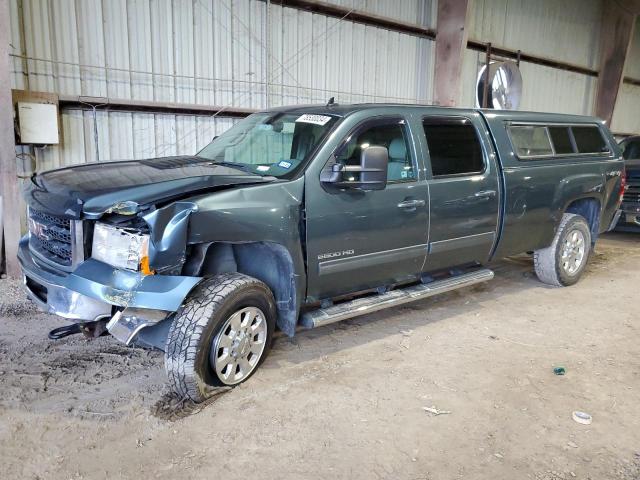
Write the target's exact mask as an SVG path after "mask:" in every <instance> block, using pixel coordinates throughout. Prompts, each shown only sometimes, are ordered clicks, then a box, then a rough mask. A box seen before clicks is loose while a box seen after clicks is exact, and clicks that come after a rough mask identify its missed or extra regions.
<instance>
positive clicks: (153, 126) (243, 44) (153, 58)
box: [10, 0, 640, 169]
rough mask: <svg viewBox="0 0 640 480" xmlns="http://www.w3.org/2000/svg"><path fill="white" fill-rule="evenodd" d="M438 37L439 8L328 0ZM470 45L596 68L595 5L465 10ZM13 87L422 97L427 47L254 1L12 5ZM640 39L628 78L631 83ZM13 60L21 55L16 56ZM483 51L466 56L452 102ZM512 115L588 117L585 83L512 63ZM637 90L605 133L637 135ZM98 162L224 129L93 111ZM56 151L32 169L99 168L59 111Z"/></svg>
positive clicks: (469, 82)
mask: <svg viewBox="0 0 640 480" xmlns="http://www.w3.org/2000/svg"><path fill="white" fill-rule="evenodd" d="M331 1H333V2H334V3H339V4H341V5H343V6H345V7H347V8H354V9H358V10H364V11H367V12H370V13H374V14H377V15H383V16H387V17H391V18H395V19H398V20H402V21H405V22H410V23H415V24H420V25H424V26H427V27H436V25H435V18H436V7H437V5H436V1H437V0H402V1H397V0H331ZM471 5H472V6H471V12H470V15H471V20H470V31H469V37H470V38H474V39H477V40H481V41H485V42H486V41H491V42H492V43H493V44H495V45H499V46H503V47H507V48H511V49H522V50H523V51H526V52H528V53H533V54H537V55H542V56H547V57H551V58H554V59H557V60H562V61H568V62H571V63H575V64H578V65H583V66H585V67H589V68H597V66H598V65H597V62H598V36H599V22H600V15H601V8H602V2H601V1H600V0H566V1H564V2H557V1H555V0H537V1H527V0H474V1H473V2H472V4H471ZM10 6H11V27H12V31H11V35H12V47H13V51H14V54H15V55H18V56H17V57H13V59H12V62H13V83H14V87H15V88H19V89H25V88H28V89H31V90H36V91H38V90H40V91H49V92H56V93H60V94H68V95H87V96H92V97H100V96H105V97H110V98H114V99H118V98H119V99H136V100H152V101H158V102H184V103H197V104H207V105H218V106H226V105H229V106H236V107H250V108H264V107H269V106H276V105H282V104H296V103H308V102H325V101H326V100H327V99H328V98H329V97H331V96H334V97H336V99H337V101H339V102H345V103H346V102H369V101H373V102H379V101H394V102H420V103H429V102H431V101H432V78H433V63H434V50H435V44H434V42H432V41H430V40H427V39H421V38H417V37H415V36H411V35H406V34H400V33H396V32H391V31H388V30H386V29H383V28H377V27H371V26H365V25H362V24H357V23H353V22H350V21H346V20H340V19H337V18H331V17H326V16H323V15H320V14H313V13H310V12H304V11H300V10H296V9H291V8H283V7H280V6H278V5H276V4H275V3H273V4H271V3H269V2H265V1H257V0H10ZM639 30H640V29H637V31H636V37H635V40H634V42H635V43H634V50H633V52H632V55H631V61H630V62H629V64H628V65H627V73H626V74H627V75H630V76H634V77H640V32H639ZM20 55H23V56H26V57H27V58H26V59H25V58H19V56H20ZM483 57H484V55H483V54H481V53H478V52H474V51H470V50H467V51H466V52H465V56H464V64H463V72H462V94H461V104H462V105H464V106H471V105H473V103H474V91H475V82H476V76H477V72H478V70H479V68H480V67H481V65H482V61H483ZM521 70H522V76H523V81H524V89H523V98H522V104H521V108H522V109H527V110H539V111H557V112H572V113H581V114H591V113H592V109H593V103H594V97H595V92H596V82H597V81H596V79H595V78H593V77H589V76H586V75H581V74H577V73H571V72H566V71H563V70H557V69H553V68H548V67H542V66H538V65H534V64H529V63H524V62H523V63H522V65H521ZM638 102H640V87H634V86H630V85H624V86H623V87H622V92H621V94H620V98H619V102H618V108H617V110H616V115H615V117H614V125H613V126H614V129H616V130H618V131H629V132H632V131H640V120H639V118H640V117H639V116H638V115H637V112H638V111H640V109H639V106H638ZM96 117H97V126H98V139H99V140H98V149H97V150H99V152H100V160H112V159H124V158H132V157H133V158H141V157H153V156H162V155H173V154H189V153H193V152H195V151H197V150H198V149H199V148H201V147H202V146H204V145H205V144H206V143H208V142H209V141H210V139H211V138H212V137H213V136H214V135H217V134H219V133H221V132H222V131H224V130H225V129H227V128H228V127H229V126H230V125H231V124H232V123H233V121H234V120H233V119H229V118H218V117H216V118H214V117H211V116H191V115H167V114H147V113H123V112H110V113H107V112H100V111H99V112H98V113H97V116H96ZM62 131H63V143H62V145H61V146H59V147H48V148H46V149H44V150H38V151H37V152H36V153H37V156H38V160H39V168H40V169H47V168H53V167H56V166H59V165H69V164H75V163H81V162H85V161H93V160H95V159H96V144H95V140H94V132H93V115H92V113H91V112H89V111H80V110H66V111H64V112H63V115H62Z"/></svg>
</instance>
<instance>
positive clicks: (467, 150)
mask: <svg viewBox="0 0 640 480" xmlns="http://www.w3.org/2000/svg"><path fill="white" fill-rule="evenodd" d="M484 130H485V127H484V125H483V122H482V119H481V118H480V117H479V115H478V114H476V113H470V114H468V115H466V114H449V115H446V114H434V115H425V116H423V117H422V132H421V133H422V135H421V136H422V140H423V148H424V156H425V163H426V166H427V167H426V168H427V172H428V174H429V179H428V182H429V191H430V197H431V212H430V215H431V217H430V225H431V228H430V235H429V249H428V255H427V261H426V265H425V271H433V270H438V269H441V268H445V267H451V266H454V265H462V264H466V263H470V262H481V263H482V262H486V261H487V260H488V259H489V257H490V255H491V252H492V249H493V247H494V244H495V242H496V237H497V231H498V222H499V212H500V181H499V172H498V169H497V166H496V161H495V155H494V153H493V148H492V146H491V144H490V142H489V140H488V138H487V136H486V135H485V134H484Z"/></svg>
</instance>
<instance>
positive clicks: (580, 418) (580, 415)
mask: <svg viewBox="0 0 640 480" xmlns="http://www.w3.org/2000/svg"><path fill="white" fill-rule="evenodd" d="M571 416H572V417H573V419H574V420H575V421H576V422H578V423H581V424H583V425H590V424H591V421H592V420H593V419H592V418H591V415H589V414H588V413H585V412H579V411H575V412H573V413H572V414H571Z"/></svg>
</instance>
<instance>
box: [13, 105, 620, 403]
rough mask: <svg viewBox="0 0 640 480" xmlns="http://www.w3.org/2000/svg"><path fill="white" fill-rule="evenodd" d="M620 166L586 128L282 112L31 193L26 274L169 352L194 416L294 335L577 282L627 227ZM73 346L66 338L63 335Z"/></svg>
mask: <svg viewBox="0 0 640 480" xmlns="http://www.w3.org/2000/svg"><path fill="white" fill-rule="evenodd" d="M623 178H624V165H623V161H622V158H621V153H620V150H619V147H618V146H617V145H616V143H615V141H614V139H613V137H612V135H611V133H610V132H609V130H608V129H607V128H606V127H605V126H604V125H603V124H602V123H601V122H600V121H599V120H597V119H595V118H591V117H582V116H571V115H559V114H540V113H523V112H504V111H502V112H501V111H482V110H473V109H450V108H439V107H422V106H409V105H380V104H373V105H335V104H331V105H327V106H308V107H289V108H278V109H272V110H269V111H264V112H261V113H256V114H253V115H251V116H249V117H247V118H246V119H244V120H242V121H239V122H238V123H236V124H235V125H234V126H233V127H232V128H231V129H229V130H228V131H227V132H225V133H224V134H223V135H221V136H220V137H218V138H216V139H214V140H213V141H212V142H211V144H209V145H208V146H207V147H205V148H204V149H203V150H202V151H200V152H199V153H198V154H197V155H195V156H188V157H171V158H158V159H151V160H137V161H125V162H111V163H98V164H85V165H79V166H74V167H66V168H61V169H58V170H53V171H49V172H44V173H40V174H37V175H35V176H34V177H33V178H32V180H31V182H30V185H29V187H28V189H27V191H26V192H25V195H26V200H27V203H28V208H29V213H28V214H29V234H28V235H27V236H25V237H24V238H23V239H22V241H21V245H20V250H19V260H20V262H21V265H22V269H23V272H24V283H25V286H26V289H27V291H28V294H29V296H30V297H31V298H32V299H33V301H35V302H36V303H37V304H38V305H39V306H40V307H41V308H42V309H43V310H45V311H48V312H52V313H55V314H57V315H60V316H61V317H65V318H67V319H71V320H73V321H74V322H75V323H74V324H73V325H72V326H71V327H63V329H65V328H66V329H67V330H63V332H62V333H65V332H66V333H69V332H71V331H84V332H90V333H93V334H94V335H98V334H101V333H104V332H105V331H108V332H109V333H110V334H111V335H113V336H114V337H115V338H117V339H118V340H120V341H122V342H124V343H126V344H136V345H144V346H150V347H155V348H158V349H161V350H163V351H164V352H165V366H166V372H167V376H168V379H169V384H170V386H171V388H173V389H174V390H175V391H176V392H177V393H178V394H180V395H182V396H184V397H189V398H191V399H192V400H194V401H202V400H204V399H205V398H207V396H208V394H209V392H210V391H211V387H215V386H224V385H236V384H238V383H240V382H242V381H244V380H246V379H247V378H249V377H250V376H251V374H252V373H254V372H255V370H256V368H257V367H258V366H259V365H260V363H261V362H262V361H263V360H264V359H265V357H266V355H267V353H268V351H269V348H270V344H271V340H272V337H273V334H274V330H275V328H276V327H278V328H279V329H280V330H282V331H283V332H284V333H285V334H286V335H290V336H291V335H294V334H295V333H296V330H297V329H298V328H301V327H305V328H313V327H318V326H322V325H326V324H328V323H331V322H335V321H339V320H344V319H347V318H351V317H354V316H356V315H362V314H366V313H369V312H373V311H376V310H380V309H382V308H387V307H393V306H396V305H399V304H403V303H406V302H410V301H415V300H419V299H423V298H426V297H429V296H431V295H435V294H438V293H441V292H446V291H450V290H453V289H457V288H461V287H466V286H469V285H473V284H476V283H478V282H484V281H486V280H489V279H491V278H492V277H493V272H492V271H491V270H489V269H488V268H487V267H486V265H487V264H488V263H489V262H490V261H491V260H493V259H497V258H501V257H505V256H508V255H514V254H519V253H522V252H534V253H533V257H534V264H535V271H536V273H537V275H538V277H539V278H540V280H541V281H543V282H545V283H548V284H551V285H555V286H566V285H572V284H574V283H575V282H576V281H577V280H578V278H579V277H580V276H581V274H582V273H583V271H584V269H585V265H586V263H587V260H588V258H589V254H590V252H591V250H592V248H593V246H594V244H595V242H596V240H597V238H598V235H599V234H600V233H602V232H604V231H606V230H607V229H609V228H610V226H611V225H612V223H614V222H615V220H616V215H618V214H619V213H618V212H619V210H618V209H619V207H620V202H621V194H622V192H623V188H624V185H623ZM59 333H60V332H59Z"/></svg>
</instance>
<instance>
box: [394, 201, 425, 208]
mask: <svg viewBox="0 0 640 480" xmlns="http://www.w3.org/2000/svg"><path fill="white" fill-rule="evenodd" d="M426 204H427V202H425V201H424V200H403V201H402V202H400V203H399V204H398V208H404V209H407V210H415V209H416V208H418V207H424V206H425V205H426Z"/></svg>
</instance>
